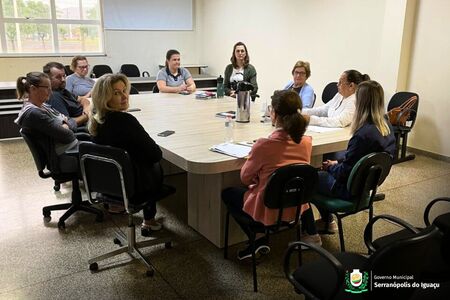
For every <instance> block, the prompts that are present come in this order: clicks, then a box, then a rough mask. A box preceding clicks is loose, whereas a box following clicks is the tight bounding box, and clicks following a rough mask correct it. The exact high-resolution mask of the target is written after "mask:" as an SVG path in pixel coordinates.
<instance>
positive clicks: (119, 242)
mask: <svg viewBox="0 0 450 300" xmlns="http://www.w3.org/2000/svg"><path fill="white" fill-rule="evenodd" d="M114 244H116V245H119V246H122V242H121V241H120V240H119V239H118V238H114Z"/></svg>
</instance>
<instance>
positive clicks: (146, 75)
mask: <svg viewBox="0 0 450 300" xmlns="http://www.w3.org/2000/svg"><path fill="white" fill-rule="evenodd" d="M142 77H150V73H149V72H147V71H144V72H142Z"/></svg>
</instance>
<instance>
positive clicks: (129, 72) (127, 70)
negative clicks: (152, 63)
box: [119, 64, 150, 77]
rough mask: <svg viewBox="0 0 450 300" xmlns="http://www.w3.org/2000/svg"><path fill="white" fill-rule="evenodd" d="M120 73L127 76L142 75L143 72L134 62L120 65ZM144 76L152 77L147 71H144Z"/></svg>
mask: <svg viewBox="0 0 450 300" xmlns="http://www.w3.org/2000/svg"><path fill="white" fill-rule="evenodd" d="M119 73H122V74H124V75H125V76H127V77H140V76H141V72H140V71H139V68H138V66H136V65H134V64H123V65H122V66H120V71H119ZM142 77H150V73H148V72H147V71H144V72H142Z"/></svg>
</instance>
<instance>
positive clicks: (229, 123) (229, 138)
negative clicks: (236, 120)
mask: <svg viewBox="0 0 450 300" xmlns="http://www.w3.org/2000/svg"><path fill="white" fill-rule="evenodd" d="M233 139H234V136H233V119H232V118H231V117H226V118H225V143H231V142H233Z"/></svg>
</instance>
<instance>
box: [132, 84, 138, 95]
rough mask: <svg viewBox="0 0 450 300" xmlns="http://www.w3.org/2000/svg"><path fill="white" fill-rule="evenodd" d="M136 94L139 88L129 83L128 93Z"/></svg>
mask: <svg viewBox="0 0 450 300" xmlns="http://www.w3.org/2000/svg"><path fill="white" fill-rule="evenodd" d="M137 94H139V90H138V89H137V88H135V87H134V86H132V85H131V86H130V95H137Z"/></svg>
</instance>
